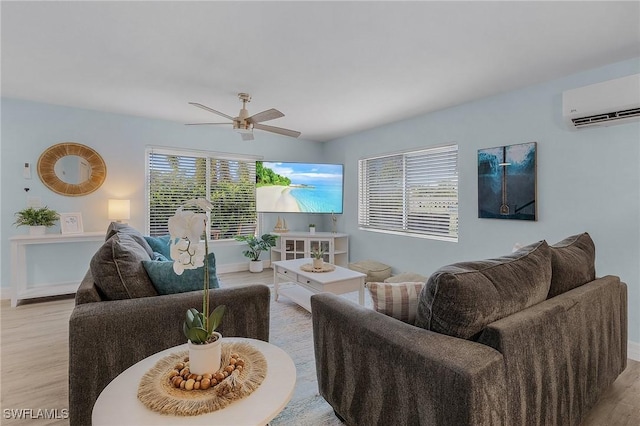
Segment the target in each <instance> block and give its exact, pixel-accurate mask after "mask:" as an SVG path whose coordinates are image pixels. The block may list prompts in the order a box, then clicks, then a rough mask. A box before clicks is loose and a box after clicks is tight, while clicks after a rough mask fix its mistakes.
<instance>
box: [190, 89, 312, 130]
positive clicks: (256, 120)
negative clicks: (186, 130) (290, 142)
mask: <svg viewBox="0 0 640 426" xmlns="http://www.w3.org/2000/svg"><path fill="white" fill-rule="evenodd" d="M238 98H239V99H240V100H241V101H242V108H241V109H240V113H239V114H238V116H237V117H231V116H230V115H227V114H225V113H222V112H220V111H216V110H215V109H213V108H209V107H208V106H206V105H202V104H199V103H197V102H189V104H191V105H193V106H195V107H198V108H200V109H204V110H205V111H209V112H212V113H214V114H216V115H219V116H222V117H225V118H228V119H229V120H231V123H229V124H233V130H234V131H235V132H236V133H239V134H240V135H241V136H242V140H253V129H254V128H256V129H260V130H264V131H266V132H271V133H276V134H279V135H284V136H290V137H293V138H297V137H298V136H300V132H298V131H295V130H289V129H284V128H282V127H275V126H267V125H265V124H262V123H263V122H265V121H269V120H275V119H276V118H281V117H284V114H283V113H282V112H280V111H278V110H277V109H275V108H270V109H267V110H264V111H262V112H259V113H257V114H254V115H252V116H249V111H248V110H247V103H248V102H251V96H250V95H249V94H248V93H238ZM190 124H191V125H195V124H224V123H190Z"/></svg>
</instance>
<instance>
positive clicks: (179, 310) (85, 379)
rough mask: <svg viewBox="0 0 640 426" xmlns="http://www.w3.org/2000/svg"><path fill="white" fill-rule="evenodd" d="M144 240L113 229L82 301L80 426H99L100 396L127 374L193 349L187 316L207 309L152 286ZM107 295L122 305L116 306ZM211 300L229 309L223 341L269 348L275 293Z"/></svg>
mask: <svg viewBox="0 0 640 426" xmlns="http://www.w3.org/2000/svg"><path fill="white" fill-rule="evenodd" d="M141 238H142V236H141V235H139V233H138V232H137V231H135V230H133V229H132V228H129V227H123V226H121V225H116V224H112V226H111V227H110V228H109V230H108V232H107V240H106V242H105V244H104V245H103V247H102V248H101V249H99V250H98V252H97V253H96V254H95V256H94V258H93V259H92V261H91V267H90V269H89V271H88V272H87V274H86V276H85V278H84V280H83V281H82V283H81V284H80V288H79V289H78V292H77V293H76V306H75V307H74V309H73V312H72V313H71V317H70V319H69V415H70V424H71V425H72V426H86V425H90V424H91V412H92V410H93V405H94V403H95V401H96V399H97V398H98V396H99V395H100V392H101V391H102V390H103V389H104V388H105V387H106V386H107V385H108V384H109V382H110V381H111V380H113V379H114V378H115V377H116V376H118V375H119V374H120V373H121V372H123V371H124V370H126V369H127V368H128V367H130V366H131V365H133V364H135V363H137V362H138V361H140V360H142V359H144V358H146V357H148V356H150V355H152V354H154V353H157V352H159V351H162V350H164V349H167V348H170V347H172V346H176V345H180V344H183V343H185V342H186V338H185V336H184V335H183V333H182V322H183V321H184V316H185V312H186V310H187V309H189V308H192V307H195V308H197V309H200V307H201V306H202V291H201V290H200V291H190V292H185V293H178V294H167V295H158V294H157V292H155V290H154V289H153V286H152V285H151V286H149V283H148V280H149V278H148V276H146V274H145V271H144V269H143V267H142V265H141V264H140V262H141V261H142V260H150V258H151V257H150V256H149V255H148V254H146V255H145V252H146V251H148V247H144V244H143V240H141ZM141 248H142V249H141ZM143 274H144V275H143ZM107 282H108V283H109V286H111V288H109V286H107V285H106V284H105V283H107ZM114 287H118V288H116V289H114ZM107 294H109V295H111V296H117V297H120V298H119V299H116V300H113V299H112V297H108V296H107ZM210 300H211V309H214V308H215V307H216V306H217V305H226V306H227V311H226V313H225V316H224V319H223V322H222V325H221V326H220V328H219V329H218V330H219V331H220V332H221V333H222V334H223V336H227V337H232V336H240V337H250V338H255V339H259V340H264V341H268V340H269V303H270V292H269V288H268V287H267V286H265V285H261V284H253V285H245V286H240V287H234V288H217V289H212V290H211V292H210Z"/></svg>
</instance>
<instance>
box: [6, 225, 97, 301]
mask: <svg viewBox="0 0 640 426" xmlns="http://www.w3.org/2000/svg"><path fill="white" fill-rule="evenodd" d="M104 236H105V233H104V232H84V233H82V234H67V235H61V234H45V235H16V236H13V237H11V238H9V241H10V242H11V287H12V289H13V291H12V295H11V306H12V307H16V306H17V305H18V301H19V300H22V299H30V298H34V297H46V296H55V295H59V294H70V293H75V292H76V291H77V290H78V286H79V285H80V281H78V282H73V283H46V285H39V286H35V287H31V288H28V287H27V250H26V247H27V246H28V245H36V244H68V243H84V242H99V241H104ZM86 266H88V265H84V266H83V267H86ZM84 272H85V271H84V270H83V271H82V273H83V274H84Z"/></svg>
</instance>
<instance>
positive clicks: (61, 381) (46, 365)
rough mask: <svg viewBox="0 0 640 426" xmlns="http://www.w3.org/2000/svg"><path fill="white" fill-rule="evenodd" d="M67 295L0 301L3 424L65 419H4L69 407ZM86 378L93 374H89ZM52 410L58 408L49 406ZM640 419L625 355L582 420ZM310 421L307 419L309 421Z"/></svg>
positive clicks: (637, 377)
mask: <svg viewBox="0 0 640 426" xmlns="http://www.w3.org/2000/svg"><path fill="white" fill-rule="evenodd" d="M220 280H221V281H222V282H223V283H224V285H225V286H232V285H234V284H242V283H247V282H261V283H264V284H271V283H272V281H273V275H272V270H271V269H266V270H265V272H263V273H261V274H250V273H248V272H239V273H233V274H221V275H220ZM72 309H73V299H72V298H71V297H59V298H50V299H47V300H46V301H39V302H38V303H25V304H22V305H20V306H18V307H17V308H11V307H10V301H9V300H3V301H2V302H1V303H0V319H1V331H0V363H1V375H0V387H1V399H0V406H1V408H2V415H1V416H0V424H3V425H5V424H6V425H32V424H33V425H38V426H41V425H42V426H43V425H56V426H62V425H68V421H67V420H64V419H52V420H42V419H38V420H16V419H8V418H7V412H6V411H5V410H11V409H14V410H15V409H32V410H34V411H33V413H34V415H35V414H36V413H37V410H38V409H47V410H50V411H49V413H53V414H54V415H56V414H57V415H58V417H62V416H63V415H64V412H63V411H62V410H63V409H66V408H67V407H68V396H69V393H68V383H67V377H68V360H69V356H68V353H67V346H66V345H60V344H59V342H60V341H61V340H62V341H64V342H66V341H68V328H67V325H68V320H69V316H70V315H71V310H72ZM87 380H91V378H90V377H88V378H87ZM51 410H57V412H56V411H51ZM638 424H640V362H636V361H632V360H629V363H628V367H627V369H626V370H625V371H624V372H623V373H622V374H621V375H620V377H618V379H617V380H616V381H615V383H614V384H613V385H612V386H611V387H610V388H609V389H608V390H607V392H606V393H605V394H604V395H603V396H602V397H601V398H600V401H599V402H598V404H597V405H596V407H594V409H593V410H592V411H591V412H590V413H589V415H588V417H587V418H586V419H585V421H584V422H583V426H595V425H598V426H600V425H608V426H631V425H634V426H635V425H638ZM310 426H311V425H310Z"/></svg>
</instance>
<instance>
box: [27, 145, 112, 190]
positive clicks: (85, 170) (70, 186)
mask: <svg viewBox="0 0 640 426" xmlns="http://www.w3.org/2000/svg"><path fill="white" fill-rule="evenodd" d="M69 175H73V177H69ZM38 176H40V180H41V181H42V183H44V184H45V185H46V187H47V188H49V189H50V190H52V191H53V192H55V193H57V194H62V195H67V196H70V197H79V196H81V195H87V194H90V193H92V192H93V191H95V190H96V189H98V188H100V185H102V183H103V182H104V179H105V178H106V177H107V166H106V165H105V164H104V160H103V159H102V157H101V156H100V154H98V153H97V152H96V151H94V150H93V149H92V148H89V147H88V146H86V145H82V144H79V143H75V142H63V143H59V144H57V145H53V146H52V147H50V148H48V149H47V150H46V151H44V152H43V153H42V155H41V156H40V158H39V159H38ZM72 182H77V183H72Z"/></svg>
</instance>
